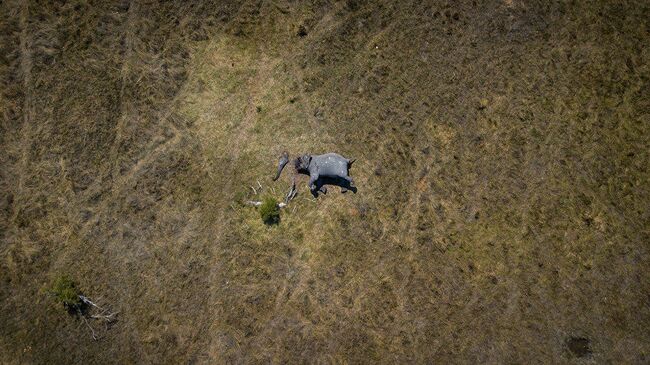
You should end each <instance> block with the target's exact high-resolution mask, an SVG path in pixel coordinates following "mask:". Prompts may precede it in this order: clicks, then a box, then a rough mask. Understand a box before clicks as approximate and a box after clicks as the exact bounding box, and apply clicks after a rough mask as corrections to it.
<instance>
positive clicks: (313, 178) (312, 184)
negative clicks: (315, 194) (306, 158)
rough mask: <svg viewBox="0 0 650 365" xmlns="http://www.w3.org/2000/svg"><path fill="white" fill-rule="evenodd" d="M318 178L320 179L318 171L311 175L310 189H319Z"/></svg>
mask: <svg viewBox="0 0 650 365" xmlns="http://www.w3.org/2000/svg"><path fill="white" fill-rule="evenodd" d="M316 180H318V172H313V173H311V174H310V175H309V190H311V191H317V190H318V188H317V187H316Z"/></svg>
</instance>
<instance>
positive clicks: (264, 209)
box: [260, 197, 280, 225]
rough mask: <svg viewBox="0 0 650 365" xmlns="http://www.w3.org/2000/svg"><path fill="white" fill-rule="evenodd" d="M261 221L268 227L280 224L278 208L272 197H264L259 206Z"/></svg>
mask: <svg viewBox="0 0 650 365" xmlns="http://www.w3.org/2000/svg"><path fill="white" fill-rule="evenodd" d="M260 216H261V217H262V221H264V223H266V224H268V225H273V224H278V223H280V207H279V206H278V201H277V200H275V198H273V197H266V198H264V201H263V202H262V205H261V206H260Z"/></svg>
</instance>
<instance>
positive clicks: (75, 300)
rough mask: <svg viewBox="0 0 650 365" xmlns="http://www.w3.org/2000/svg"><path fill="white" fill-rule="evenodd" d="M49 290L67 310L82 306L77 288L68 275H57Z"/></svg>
mask: <svg viewBox="0 0 650 365" xmlns="http://www.w3.org/2000/svg"><path fill="white" fill-rule="evenodd" d="M51 292H52V294H53V295H54V296H55V297H56V299H57V300H58V301H60V302H61V303H63V306H64V307H66V308H67V309H68V310H72V309H78V308H81V307H82V304H83V303H82V302H81V299H80V298H79V294H80V292H79V289H77V286H76V284H75V283H74V281H72V279H70V278H69V277H68V276H65V275H64V276H59V277H58V278H57V279H56V280H55V281H54V284H53V285H52V288H51Z"/></svg>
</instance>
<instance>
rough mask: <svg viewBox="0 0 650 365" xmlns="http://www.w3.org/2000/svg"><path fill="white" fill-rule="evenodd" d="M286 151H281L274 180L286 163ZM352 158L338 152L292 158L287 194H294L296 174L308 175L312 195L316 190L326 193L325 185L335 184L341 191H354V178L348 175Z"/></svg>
mask: <svg viewBox="0 0 650 365" xmlns="http://www.w3.org/2000/svg"><path fill="white" fill-rule="evenodd" d="M287 161H288V153H287V152H284V153H282V156H280V161H279V163H278V171H277V173H276V176H275V178H274V180H276V179H277V178H278V177H279V176H280V174H281V173H282V169H283V168H284V166H285V165H286V164H287ZM354 161H355V160H354V159H347V158H345V157H343V156H341V155H339V154H338V153H326V154H322V155H310V154H305V155H302V156H300V157H298V158H296V159H295V160H294V170H295V171H294V176H293V183H292V189H291V191H290V192H289V194H288V195H287V197H290V196H292V195H295V180H296V177H295V175H296V174H303V175H309V189H310V190H311V192H312V194H313V195H314V196H317V195H318V192H319V191H320V192H322V193H326V192H327V188H326V187H325V185H337V186H340V187H341V191H342V192H346V191H347V190H348V189H349V190H352V191H353V192H355V193H356V187H355V186H354V180H353V179H352V177H350V167H351V166H352V163H354Z"/></svg>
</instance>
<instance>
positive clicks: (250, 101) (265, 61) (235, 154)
mask: <svg viewBox="0 0 650 365" xmlns="http://www.w3.org/2000/svg"><path fill="white" fill-rule="evenodd" d="M260 58H261V59H260V60H259V61H257V62H256V65H258V66H259V67H258V69H257V70H256V72H255V75H254V76H253V77H251V78H250V79H249V80H248V82H247V85H246V90H247V92H248V98H247V106H246V111H245V113H244V117H243V118H242V120H241V123H240V124H239V125H238V126H237V131H236V133H235V134H234V136H233V137H232V138H231V139H229V147H228V151H229V153H230V156H229V159H228V160H229V161H231V164H230V165H229V166H227V167H226V169H224V171H222V172H221V173H224V174H226V175H228V176H236V169H237V164H238V160H239V158H240V155H241V152H242V151H244V150H246V147H245V144H246V141H247V139H248V138H249V131H250V130H251V129H252V128H253V127H254V124H255V118H256V117H257V114H258V113H257V104H256V101H257V100H258V98H259V97H260V96H261V95H262V92H263V89H262V87H263V85H264V83H265V81H266V80H267V79H268V78H269V76H270V73H271V71H272V70H273V68H274V67H275V65H276V64H277V63H278V61H277V60H276V61H272V60H270V59H269V58H268V57H267V56H266V55H262V56H260ZM234 183H235V181H234V179H228V180H227V181H226V185H225V186H223V188H222V191H223V192H226V193H227V192H232V191H233V189H234ZM220 202H221V203H222V205H221V206H218V207H213V209H216V210H218V212H219V213H218V214H217V218H216V219H215V220H214V222H215V223H216V224H215V226H214V227H213V232H212V235H211V236H212V237H213V239H212V241H213V242H214V246H213V254H212V260H213V262H212V264H211V265H210V267H211V268H212V270H211V272H210V274H209V277H210V279H209V282H210V289H209V292H210V300H209V303H211V308H212V313H211V315H209V316H208V317H207V318H211V319H212V320H213V321H215V322H216V321H218V319H219V318H220V314H219V313H218V311H219V310H220V308H219V305H215V304H214V303H219V301H220V299H219V298H218V297H216V296H215V295H216V293H218V290H217V289H216V287H218V286H220V285H223V281H222V280H221V277H220V270H221V260H222V258H221V255H220V250H221V246H220V245H219V243H220V241H221V238H222V237H223V235H224V233H225V232H226V229H227V228H228V226H229V222H228V219H227V216H226V213H227V211H226V209H227V208H228V204H227V203H228V202H229V199H221V200H220ZM215 327H216V325H215V323H214V322H213V323H212V324H211V328H210V336H211V337H210V343H209V346H208V348H209V350H208V353H209V354H210V356H209V358H210V359H215V358H220V357H221V356H222V354H223V351H222V347H223V344H222V343H221V342H220V338H219V333H220V331H219V328H215Z"/></svg>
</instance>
